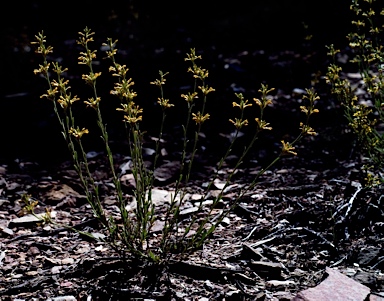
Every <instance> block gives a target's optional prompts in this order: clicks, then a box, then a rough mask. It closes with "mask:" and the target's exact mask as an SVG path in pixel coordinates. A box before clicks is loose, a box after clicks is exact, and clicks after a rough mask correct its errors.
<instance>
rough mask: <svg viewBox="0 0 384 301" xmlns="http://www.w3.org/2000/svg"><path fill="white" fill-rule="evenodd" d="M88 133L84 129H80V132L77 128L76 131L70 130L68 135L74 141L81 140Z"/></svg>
mask: <svg viewBox="0 0 384 301" xmlns="http://www.w3.org/2000/svg"><path fill="white" fill-rule="evenodd" d="M88 133H89V131H88V130H87V129H86V128H82V129H81V130H80V128H79V127H77V128H76V129H75V128H71V129H70V130H69V134H71V135H72V136H74V137H75V138H76V139H81V137H82V136H83V135H84V134H88Z"/></svg>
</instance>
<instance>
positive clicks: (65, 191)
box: [45, 184, 83, 201]
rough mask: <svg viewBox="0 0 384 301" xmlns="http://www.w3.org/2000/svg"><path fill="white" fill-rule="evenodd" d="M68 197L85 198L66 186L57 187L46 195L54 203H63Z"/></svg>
mask: <svg viewBox="0 0 384 301" xmlns="http://www.w3.org/2000/svg"><path fill="white" fill-rule="evenodd" d="M68 196H71V197H74V198H81V197H83V196H82V195H81V194H80V193H78V192H77V191H75V190H74V189H73V188H72V187H70V186H68V185H66V184H60V185H56V186H55V187H53V188H52V189H51V190H50V191H48V192H47V193H46V194H45V197H46V198H47V199H49V200H52V201H61V200H63V199H64V198H65V197H68Z"/></svg>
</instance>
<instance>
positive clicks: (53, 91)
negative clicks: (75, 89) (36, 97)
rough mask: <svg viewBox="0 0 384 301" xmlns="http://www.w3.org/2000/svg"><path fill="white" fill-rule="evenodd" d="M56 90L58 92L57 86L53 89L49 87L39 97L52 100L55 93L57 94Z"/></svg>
mask: <svg viewBox="0 0 384 301" xmlns="http://www.w3.org/2000/svg"><path fill="white" fill-rule="evenodd" d="M58 92H59V91H58V89H57V87H55V88H53V89H52V88H51V89H49V90H47V94H43V95H41V96H40V98H43V97H46V98H48V99H49V100H54V99H55V96H56V94H57V93H58Z"/></svg>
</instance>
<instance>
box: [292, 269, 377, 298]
mask: <svg viewBox="0 0 384 301" xmlns="http://www.w3.org/2000/svg"><path fill="white" fill-rule="evenodd" d="M325 271H326V273H327V274H328V277H327V278H326V279H325V280H324V281H323V282H321V283H320V284H319V285H317V286H316V287H313V288H309V289H306V290H304V291H301V292H299V293H298V294H297V295H296V296H295V298H294V299H293V301H328V300H329V301H348V300H350V301H364V300H366V298H367V296H368V295H369V293H370V289H369V288H368V287H366V286H365V285H362V284H361V283H359V282H356V281H354V280H353V279H351V278H349V277H347V276H345V275H343V274H341V273H340V272H338V271H336V270H334V269H331V268H328V267H327V268H326V269H325Z"/></svg>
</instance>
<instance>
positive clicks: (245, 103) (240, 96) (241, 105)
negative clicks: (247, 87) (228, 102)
mask: <svg viewBox="0 0 384 301" xmlns="http://www.w3.org/2000/svg"><path fill="white" fill-rule="evenodd" d="M235 95H236V97H237V98H238V99H239V100H240V103H237V102H235V101H234V102H232V106H233V107H239V108H240V110H242V111H243V110H244V109H245V108H246V107H252V104H250V103H248V100H244V96H243V94H242V93H238V94H236V93H235Z"/></svg>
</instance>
